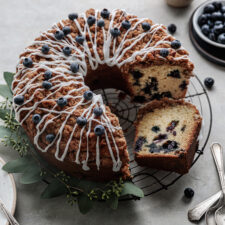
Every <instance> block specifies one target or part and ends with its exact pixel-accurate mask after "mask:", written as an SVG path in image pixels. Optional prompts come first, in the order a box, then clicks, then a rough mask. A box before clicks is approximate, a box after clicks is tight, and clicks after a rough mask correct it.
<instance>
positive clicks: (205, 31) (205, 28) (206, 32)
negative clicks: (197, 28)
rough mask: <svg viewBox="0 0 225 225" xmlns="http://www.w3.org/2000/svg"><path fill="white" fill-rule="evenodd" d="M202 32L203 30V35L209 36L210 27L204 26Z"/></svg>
mask: <svg viewBox="0 0 225 225" xmlns="http://www.w3.org/2000/svg"><path fill="white" fill-rule="evenodd" d="M201 30H202V33H203V34H204V35H206V36H208V34H209V32H210V29H209V25H208V24H204V25H203V26H202V27H201Z"/></svg>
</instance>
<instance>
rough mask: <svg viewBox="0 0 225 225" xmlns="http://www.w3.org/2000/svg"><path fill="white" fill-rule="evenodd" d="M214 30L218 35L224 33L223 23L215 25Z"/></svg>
mask: <svg viewBox="0 0 225 225" xmlns="http://www.w3.org/2000/svg"><path fill="white" fill-rule="evenodd" d="M213 31H214V33H215V34H216V35H219V34H221V33H223V32H224V27H223V24H219V25H215V26H214V27H213Z"/></svg>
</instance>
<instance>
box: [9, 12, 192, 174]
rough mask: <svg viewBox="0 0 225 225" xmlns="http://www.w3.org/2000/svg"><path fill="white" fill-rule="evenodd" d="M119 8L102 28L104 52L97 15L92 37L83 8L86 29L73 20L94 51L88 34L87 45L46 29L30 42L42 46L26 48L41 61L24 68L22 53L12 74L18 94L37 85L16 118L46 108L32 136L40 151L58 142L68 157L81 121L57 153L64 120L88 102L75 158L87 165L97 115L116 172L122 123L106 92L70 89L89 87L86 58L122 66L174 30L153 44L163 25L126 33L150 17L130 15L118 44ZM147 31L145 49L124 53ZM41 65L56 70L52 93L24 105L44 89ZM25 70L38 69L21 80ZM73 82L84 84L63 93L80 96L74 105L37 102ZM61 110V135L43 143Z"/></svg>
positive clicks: (92, 63) (93, 62) (94, 64)
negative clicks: (109, 110) (111, 112)
mask: <svg viewBox="0 0 225 225" xmlns="http://www.w3.org/2000/svg"><path fill="white" fill-rule="evenodd" d="M117 12H118V10H113V11H112V12H111V20H110V23H109V28H108V30H105V29H104V27H102V28H101V29H102V34H103V49H102V52H103V58H101V57H100V56H99V53H98V44H97V35H98V32H97V19H96V21H95V33H94V37H93V36H92V33H91V31H90V27H89V25H88V23H87V17H86V15H85V13H83V14H81V15H80V17H82V18H83V19H84V21H85V25H84V27H83V29H82V28H81V26H80V24H79V22H78V21H77V20H75V21H74V22H75V24H76V27H77V29H78V30H79V33H80V34H81V35H82V36H83V37H86V35H87V34H88V36H89V38H90V42H91V45H92V50H93V53H91V50H90V48H89V46H88V43H87V41H86V39H85V40H84V42H83V45H79V44H77V43H76V41H75V39H74V38H73V37H72V36H71V34H68V35H67V36H66V37H65V38H63V39H62V40H60V41H58V40H56V39H55V37H54V34H53V33H52V32H50V31H51V30H48V31H46V32H44V33H42V34H41V36H42V37H43V38H44V39H45V40H42V41H40V40H36V41H34V42H33V44H32V45H31V46H39V48H36V47H35V48H30V47H28V48H27V49H25V53H29V55H30V57H31V56H40V57H42V60H41V61H39V62H38V63H35V62H34V63H33V66H32V68H25V67H24V66H23V64H22V62H23V59H24V58H25V57H21V61H20V63H19V64H18V66H17V71H18V72H17V73H16V75H15V78H14V84H13V86H14V89H13V93H14V95H16V94H20V95H25V94H26V93H28V91H31V90H34V92H33V94H32V95H31V96H30V99H28V100H26V101H25V102H24V104H23V105H22V106H19V105H16V104H14V109H15V112H16V118H17V120H18V121H20V123H21V124H23V122H24V121H26V119H27V118H28V117H29V116H30V115H31V113H32V112H33V111H34V110H35V109H40V110H42V111H43V112H45V115H44V116H43V117H42V118H41V121H40V122H39V123H38V124H37V125H36V135H35V136H34V140H33V141H34V145H35V146H36V147H37V149H39V150H40V151H42V152H47V151H48V150H49V148H51V147H52V146H53V145H54V144H55V147H56V151H55V157H56V159H57V160H60V161H63V160H64V159H65V157H66V156H67V154H68V151H69V146H70V143H71V141H72V139H73V135H74V134H75V132H76V130H77V127H78V125H77V124H75V125H74V127H73V130H72V132H71V134H70V136H69V138H68V141H67V144H66V147H65V149H64V151H63V154H61V156H60V155H59V153H60V147H59V145H60V142H61V139H62V135H63V130H64V128H65V125H66V124H67V122H68V119H69V118H70V116H71V115H72V114H73V113H74V112H75V111H76V109H77V108H78V107H79V106H88V107H87V108H84V111H83V112H82V115H81V116H83V117H85V118H86V119H87V125H86V127H82V128H81V129H80V140H79V145H78V149H77V150H76V156H75V161H74V163H77V164H80V163H82V164H83V165H82V168H83V170H89V169H90V168H89V166H88V160H89V150H90V149H89V134H90V132H91V129H92V122H93V121H95V122H97V123H99V124H101V125H102V126H104V127H105V128H106V129H105V140H106V143H107V146H108V150H109V153H110V156H111V159H112V162H113V168H112V169H113V171H114V172H117V171H119V170H120V168H121V165H122V162H121V160H120V156H119V149H118V146H117V144H116V140H115V138H114V132H115V131H116V130H119V129H121V127H115V126H113V125H112V124H111V122H110V119H109V118H108V117H107V115H106V109H105V105H104V104H103V100H102V96H101V95H96V94H94V96H93V99H92V100H90V101H85V100H84V99H83V96H74V95H71V94H72V93H74V92H77V91H80V90H82V89H84V90H88V89H89V88H88V87H87V86H86V85H85V84H84V77H85V76H86V74H87V62H86V60H88V64H89V65H90V67H91V69H92V70H96V69H97V68H98V66H99V64H100V65H102V64H106V65H108V66H110V67H112V66H117V67H121V66H123V65H124V64H126V63H129V62H132V61H134V60H135V59H136V57H137V56H140V57H141V59H142V60H145V58H146V56H147V54H148V53H150V52H154V51H156V50H157V51H158V50H160V49H162V48H161V47H158V46H159V45H160V44H164V43H165V44H166V43H167V44H170V42H169V41H167V39H168V38H169V37H170V35H169V34H168V35H167V36H165V37H164V38H163V39H161V40H159V41H157V42H156V43H155V45H154V46H152V45H151V43H152V40H153V38H154V35H155V34H156V33H157V31H159V30H164V31H165V28H164V27H163V25H161V24H154V25H152V26H151V29H150V30H149V31H147V32H143V33H140V34H138V35H137V36H135V37H133V38H128V34H129V32H130V31H133V30H135V29H136V28H137V26H138V25H140V24H141V23H142V22H144V21H145V20H146V18H143V19H137V18H131V19H130V22H132V21H135V20H136V22H135V23H133V24H132V27H131V28H130V29H128V30H127V31H126V33H125V34H124V35H123V38H122V40H121V42H120V43H119V45H118V46H117V38H113V37H112V36H111V34H110V30H111V29H112V28H115V27H117V28H118V29H119V28H120V27H121V24H115V23H114V22H115V21H114V19H115V16H116V13H117ZM99 13H100V11H98V10H95V18H97V17H98V15H99ZM124 15H127V13H126V12H125V11H124V10H123V11H122V13H121V15H120V17H121V18H122V17H123V16H124ZM59 24H60V26H62V27H64V26H65V25H64V23H63V21H61V22H60V23H59ZM53 28H55V29H56V30H60V28H59V26H58V25H57V24H55V25H54V26H53ZM149 33H150V34H151V38H150V39H149V41H148V42H147V43H146V44H145V45H144V46H143V47H142V49H140V50H137V51H134V52H133V53H132V54H129V57H127V58H126V57H124V56H125V55H126V53H127V52H128V51H129V50H131V49H132V47H134V46H136V45H137V43H138V42H139V41H140V40H142V39H143V38H144V37H145V36H146V35H147V34H149ZM128 42H130V43H131V44H130V45H128V46H127V47H125V46H126V44H127V43H128ZM44 44H47V45H48V46H49V47H50V50H51V51H52V53H49V54H43V53H42V52H41V51H40V47H41V46H43V45H44ZM111 45H112V53H113V54H110V50H111ZM66 46H69V47H70V48H71V49H73V50H74V51H75V53H73V54H71V55H70V56H65V55H64V54H63V52H62V48H63V47H66ZM78 46H79V47H78ZM81 49H82V50H81ZM181 49H183V48H182V47H181V48H180V49H179V50H181ZM111 55H112V56H111ZM159 57H160V58H162V59H164V60H165V58H163V57H161V56H159ZM43 59H51V60H52V61H47V60H43ZM181 59H182V60H189V58H188V56H187V55H182V56H180V57H174V60H181ZM72 62H76V63H78V64H79V72H77V73H75V74H74V73H72V72H71V70H70V64H71V63H72ZM39 69H42V70H44V71H46V70H50V71H52V73H53V74H54V76H53V77H52V78H51V79H50V80H49V81H50V82H51V83H52V85H53V86H52V88H51V93H50V94H49V95H47V96H45V97H44V98H43V99H42V100H41V101H38V102H35V103H34V104H33V105H32V106H30V107H27V106H26V107H25V106H24V105H25V104H27V103H29V102H31V101H33V99H34V96H35V94H36V93H37V92H38V91H40V90H43V87H42V86H41V84H40V83H39V82H35V80H37V78H38V77H40V76H42V75H43V73H38V72H37V71H38V70H39ZM27 72H29V73H32V72H37V75H36V76H35V77H34V78H32V79H29V78H28V77H26V78H23V79H22V80H19V77H20V76H21V75H22V76H23V75H24V74H26V73H27ZM65 74H67V75H65ZM59 78H64V79H65V80H66V81H64V82H62V81H60V80H59ZM15 82H17V84H16V85H15ZM71 84H77V85H80V86H81V87H80V88H77V89H74V90H71V91H70V92H69V93H68V94H67V95H66V96H64V97H65V98H67V99H78V100H79V102H78V103H77V104H76V105H74V106H72V107H68V108H66V109H65V110H61V111H57V110H55V108H56V107H57V104H55V105H54V107H53V108H52V109H47V108H43V107H41V106H39V105H40V104H41V103H42V102H43V101H47V100H49V99H51V101H52V100H53V101H54V100H55V101H57V99H52V98H50V97H51V96H54V94H55V93H57V92H58V91H59V90H60V89H62V88H63V87H66V86H69V85H71ZM96 106H100V107H101V108H102V109H103V114H102V115H101V116H100V118H96V117H95V116H94V114H92V110H93V109H94V108H95V107H96ZM23 111H26V112H27V114H26V116H25V117H24V118H23V119H22V120H21V118H20V115H21V113H22V112H23ZM50 114H51V115H53V114H54V115H55V116H54V117H53V118H51V119H48V120H46V118H47V117H48V116H49V115H50ZM62 114H65V115H66V117H65V120H64V121H63V123H62V124H61V127H60V128H59V131H58V133H57V135H56V136H55V139H54V140H53V141H52V142H51V143H49V145H48V146H46V148H44V149H43V148H42V147H41V146H40V145H39V141H40V136H41V135H42V134H43V133H44V132H45V130H46V128H47V126H48V125H49V124H51V123H54V121H55V120H56V119H57V118H59V117H60V116H61V115H62ZM45 120H46V121H45ZM43 123H44V125H43ZM41 125H42V126H41ZM85 128H88V130H87V132H86V143H87V150H86V159H85V160H83V161H82V162H80V160H79V156H80V151H81V143H82V136H83V134H84V130H85ZM109 135H110V138H111V140H112V142H113V146H114V148H115V150H116V155H114V153H113V150H112V146H111V144H110V141H109V139H110V138H109ZM100 139H101V137H99V136H97V141H96V166H97V169H98V170H99V169H100V164H101V163H100V146H99V142H100Z"/></svg>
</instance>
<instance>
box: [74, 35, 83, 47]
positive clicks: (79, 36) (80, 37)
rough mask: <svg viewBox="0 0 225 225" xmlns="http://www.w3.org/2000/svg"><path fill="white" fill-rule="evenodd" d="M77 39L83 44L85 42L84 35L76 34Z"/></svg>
mask: <svg viewBox="0 0 225 225" xmlns="http://www.w3.org/2000/svg"><path fill="white" fill-rule="evenodd" d="M75 40H76V42H78V43H79V44H81V45H82V44H83V42H84V37H83V36H82V35H78V36H76V38H75Z"/></svg>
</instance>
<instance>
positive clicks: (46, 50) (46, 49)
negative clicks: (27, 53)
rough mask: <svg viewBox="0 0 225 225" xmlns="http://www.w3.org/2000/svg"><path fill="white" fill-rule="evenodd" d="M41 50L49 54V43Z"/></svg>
mask: <svg viewBox="0 0 225 225" xmlns="http://www.w3.org/2000/svg"><path fill="white" fill-rule="evenodd" d="M41 51H42V53H43V54H48V52H49V46H48V45H43V46H42V47H41Z"/></svg>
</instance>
